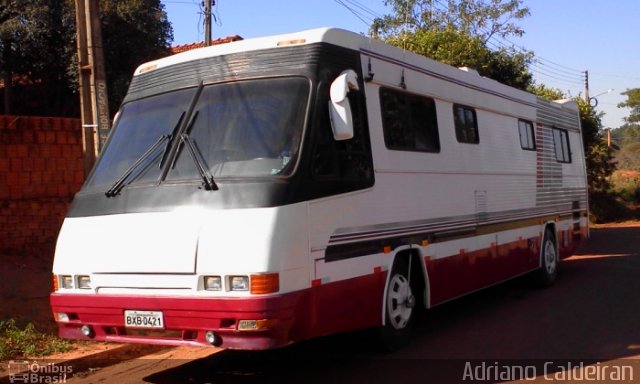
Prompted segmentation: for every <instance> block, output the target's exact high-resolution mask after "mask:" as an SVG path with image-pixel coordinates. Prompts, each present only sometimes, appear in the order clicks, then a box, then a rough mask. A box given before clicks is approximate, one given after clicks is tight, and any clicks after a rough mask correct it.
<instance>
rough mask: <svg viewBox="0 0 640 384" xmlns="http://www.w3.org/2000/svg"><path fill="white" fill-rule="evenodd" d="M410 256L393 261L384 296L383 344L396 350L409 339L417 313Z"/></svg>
mask: <svg viewBox="0 0 640 384" xmlns="http://www.w3.org/2000/svg"><path fill="white" fill-rule="evenodd" d="M407 259H408V258H397V259H396V261H395V262H394V263H393V268H392V269H391V275H390V278H389V284H388V286H387V291H386V295H385V298H384V306H385V324H384V325H383V326H382V328H381V329H380V336H381V337H380V338H381V342H382V346H383V348H384V349H385V350H387V351H395V350H397V349H398V348H400V347H402V346H404V345H405V344H407V342H408V341H409V338H410V335H411V329H412V327H413V321H414V318H415V315H416V297H415V295H414V293H413V292H414V290H415V285H414V286H413V287H412V282H411V281H410V280H409V276H410V275H411V271H410V270H409V263H408V260H407Z"/></svg>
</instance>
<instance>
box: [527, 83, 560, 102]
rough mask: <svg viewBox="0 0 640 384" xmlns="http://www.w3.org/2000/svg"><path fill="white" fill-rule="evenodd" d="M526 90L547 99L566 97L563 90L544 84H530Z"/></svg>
mask: <svg viewBox="0 0 640 384" xmlns="http://www.w3.org/2000/svg"><path fill="white" fill-rule="evenodd" d="M527 91H528V92H530V93H533V94H534V95H537V96H538V97H542V98H543V99H547V100H562V99H564V98H566V96H565V95H564V92H562V91H561V90H559V89H557V88H550V87H547V86H546V85H544V84H532V85H531V86H529V88H527Z"/></svg>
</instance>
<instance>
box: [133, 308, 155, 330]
mask: <svg viewBox="0 0 640 384" xmlns="http://www.w3.org/2000/svg"><path fill="white" fill-rule="evenodd" d="M124 325H125V327H129V328H161V329H162V328H164V320H163V318H162V312H160V311H130V310H127V311H124Z"/></svg>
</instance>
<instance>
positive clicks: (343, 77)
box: [329, 69, 360, 140]
mask: <svg viewBox="0 0 640 384" xmlns="http://www.w3.org/2000/svg"><path fill="white" fill-rule="evenodd" d="M358 90H360V88H359V87H358V75H357V74H356V72H355V71H354V70H352V69H347V70H345V71H342V73H341V74H340V76H338V77H337V78H336V79H335V80H334V81H333V82H332V83H331V87H330V88H329V97H330V99H331V100H330V101H329V117H330V118H331V128H332V129H333V138H334V139H335V140H348V139H351V138H352V137H353V116H352V115H351V105H349V98H348V97H347V95H348V94H349V92H350V91H358Z"/></svg>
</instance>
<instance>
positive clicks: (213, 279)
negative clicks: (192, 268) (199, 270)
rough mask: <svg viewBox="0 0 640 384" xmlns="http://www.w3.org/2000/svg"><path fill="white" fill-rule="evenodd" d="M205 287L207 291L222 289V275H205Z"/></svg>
mask: <svg viewBox="0 0 640 384" xmlns="http://www.w3.org/2000/svg"><path fill="white" fill-rule="evenodd" d="M204 289H206V290H207V291H219V290H221V289H222V278H221V277H220V276H205V277H204Z"/></svg>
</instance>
